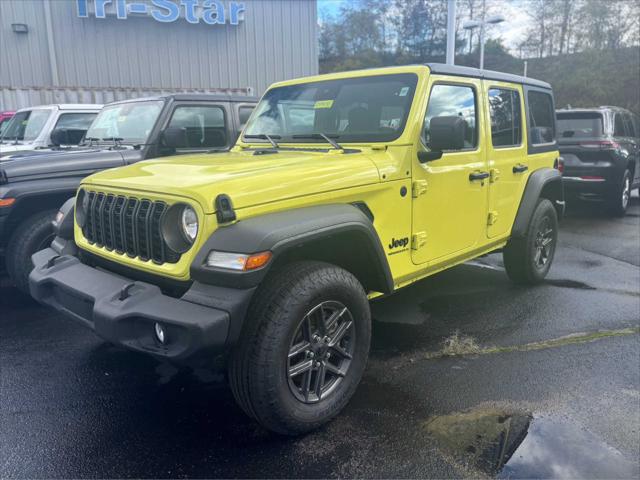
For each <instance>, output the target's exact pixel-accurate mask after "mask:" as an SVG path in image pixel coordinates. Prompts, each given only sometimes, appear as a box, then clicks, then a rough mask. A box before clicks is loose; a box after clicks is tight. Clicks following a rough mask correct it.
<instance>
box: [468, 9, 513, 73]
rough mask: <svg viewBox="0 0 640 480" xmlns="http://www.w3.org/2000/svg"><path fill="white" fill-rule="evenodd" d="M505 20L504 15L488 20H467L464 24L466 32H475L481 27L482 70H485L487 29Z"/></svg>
mask: <svg viewBox="0 0 640 480" xmlns="http://www.w3.org/2000/svg"><path fill="white" fill-rule="evenodd" d="M504 20H505V18H504V17H503V16H502V15H494V16H492V17H489V18H487V19H486V20H467V21H466V22H464V23H463V24H462V28H464V29H465V30H473V29H474V28H478V27H480V70H482V69H483V68H484V32H485V30H486V29H487V25H495V24H496V23H501V22H504Z"/></svg>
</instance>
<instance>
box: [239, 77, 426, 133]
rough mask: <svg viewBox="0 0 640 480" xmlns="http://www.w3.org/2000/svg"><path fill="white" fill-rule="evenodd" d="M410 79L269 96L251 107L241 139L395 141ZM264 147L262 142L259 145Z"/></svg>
mask: <svg viewBox="0 0 640 480" xmlns="http://www.w3.org/2000/svg"><path fill="white" fill-rule="evenodd" d="M417 81H418V77H417V76H416V75H415V74H413V73H403V74H395V75H379V76H372V77H358V78H345V79H340V80H325V81H322V82H315V83H303V84H299V85H290V86H285V87H276V88H273V89H271V90H269V91H268V92H267V93H266V94H265V95H264V97H263V98H262V100H260V103H259V104H258V106H257V107H256V110H255V113H254V114H253V115H252V116H251V119H250V120H249V123H248V124H247V127H246V128H245V130H244V138H246V139H247V140H245V141H248V142H253V141H254V138H252V135H257V136H262V135H265V134H266V135H269V136H270V137H273V138H278V142H279V143H282V142H296V143H297V142H315V143H318V142H319V141H320V142H322V141H323V140H318V135H320V134H324V135H327V136H329V137H331V138H339V139H340V143H343V142H367V143H369V142H388V141H391V140H395V139H396V138H398V137H399V136H400V135H401V134H402V131H403V129H404V125H405V123H406V121H407V115H408V113H409V109H410V108H411V102H412V100H413V94H414V92H415V88H416V83H417ZM262 140H263V141H264V138H263V139H262Z"/></svg>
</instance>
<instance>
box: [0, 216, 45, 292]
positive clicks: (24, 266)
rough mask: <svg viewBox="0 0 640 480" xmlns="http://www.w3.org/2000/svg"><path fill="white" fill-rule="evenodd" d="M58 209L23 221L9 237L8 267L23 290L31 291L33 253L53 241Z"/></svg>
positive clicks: (12, 278) (15, 281)
mask: <svg viewBox="0 0 640 480" xmlns="http://www.w3.org/2000/svg"><path fill="white" fill-rule="evenodd" d="M55 214H56V210H49V211H46V212H39V213H36V214H35V215H32V216H31V217H29V218H27V219H26V220H25V221H23V222H22V223H21V224H20V225H19V226H18V228H17V229H16V231H15V232H14V234H13V235H12V236H11V238H10V239H9V243H8V244H7V252H6V260H5V262H6V267H7V273H8V274H9V278H10V279H11V281H12V282H13V284H14V285H15V286H16V287H18V289H20V290H21V291H22V292H24V293H27V294H28V293H29V274H30V273H31V270H33V262H32V261H31V255H33V254H34V253H36V252H37V251H39V250H42V249H44V248H46V247H48V246H49V245H51V242H52V241H53V237H54V233H53V225H52V224H51V221H52V220H53V219H54V218H55Z"/></svg>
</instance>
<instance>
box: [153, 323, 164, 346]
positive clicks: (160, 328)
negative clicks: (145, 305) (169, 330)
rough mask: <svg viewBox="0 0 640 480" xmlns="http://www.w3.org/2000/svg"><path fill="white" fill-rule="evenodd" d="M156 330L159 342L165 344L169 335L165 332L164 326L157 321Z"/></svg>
mask: <svg viewBox="0 0 640 480" xmlns="http://www.w3.org/2000/svg"><path fill="white" fill-rule="evenodd" d="M154 330H155V332H156V340H158V342H160V343H161V344H162V345H164V344H165V342H166V340H167V337H166V335H165V332H164V327H163V326H162V325H161V324H159V323H157V322H156V324H155V325H154Z"/></svg>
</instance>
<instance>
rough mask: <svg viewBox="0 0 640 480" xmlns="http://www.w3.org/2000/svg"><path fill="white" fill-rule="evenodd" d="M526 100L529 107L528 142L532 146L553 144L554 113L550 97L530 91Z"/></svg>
mask: <svg viewBox="0 0 640 480" xmlns="http://www.w3.org/2000/svg"><path fill="white" fill-rule="evenodd" d="M527 100H528V102H527V103H528V105H529V142H530V143H531V144H532V145H534V146H535V145H545V144H549V143H553V142H554V139H555V129H554V125H555V121H554V120H555V113H554V111H553V99H552V98H551V95H550V94H548V93H544V92H540V91H537V90H530V91H529V92H528V93H527Z"/></svg>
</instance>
